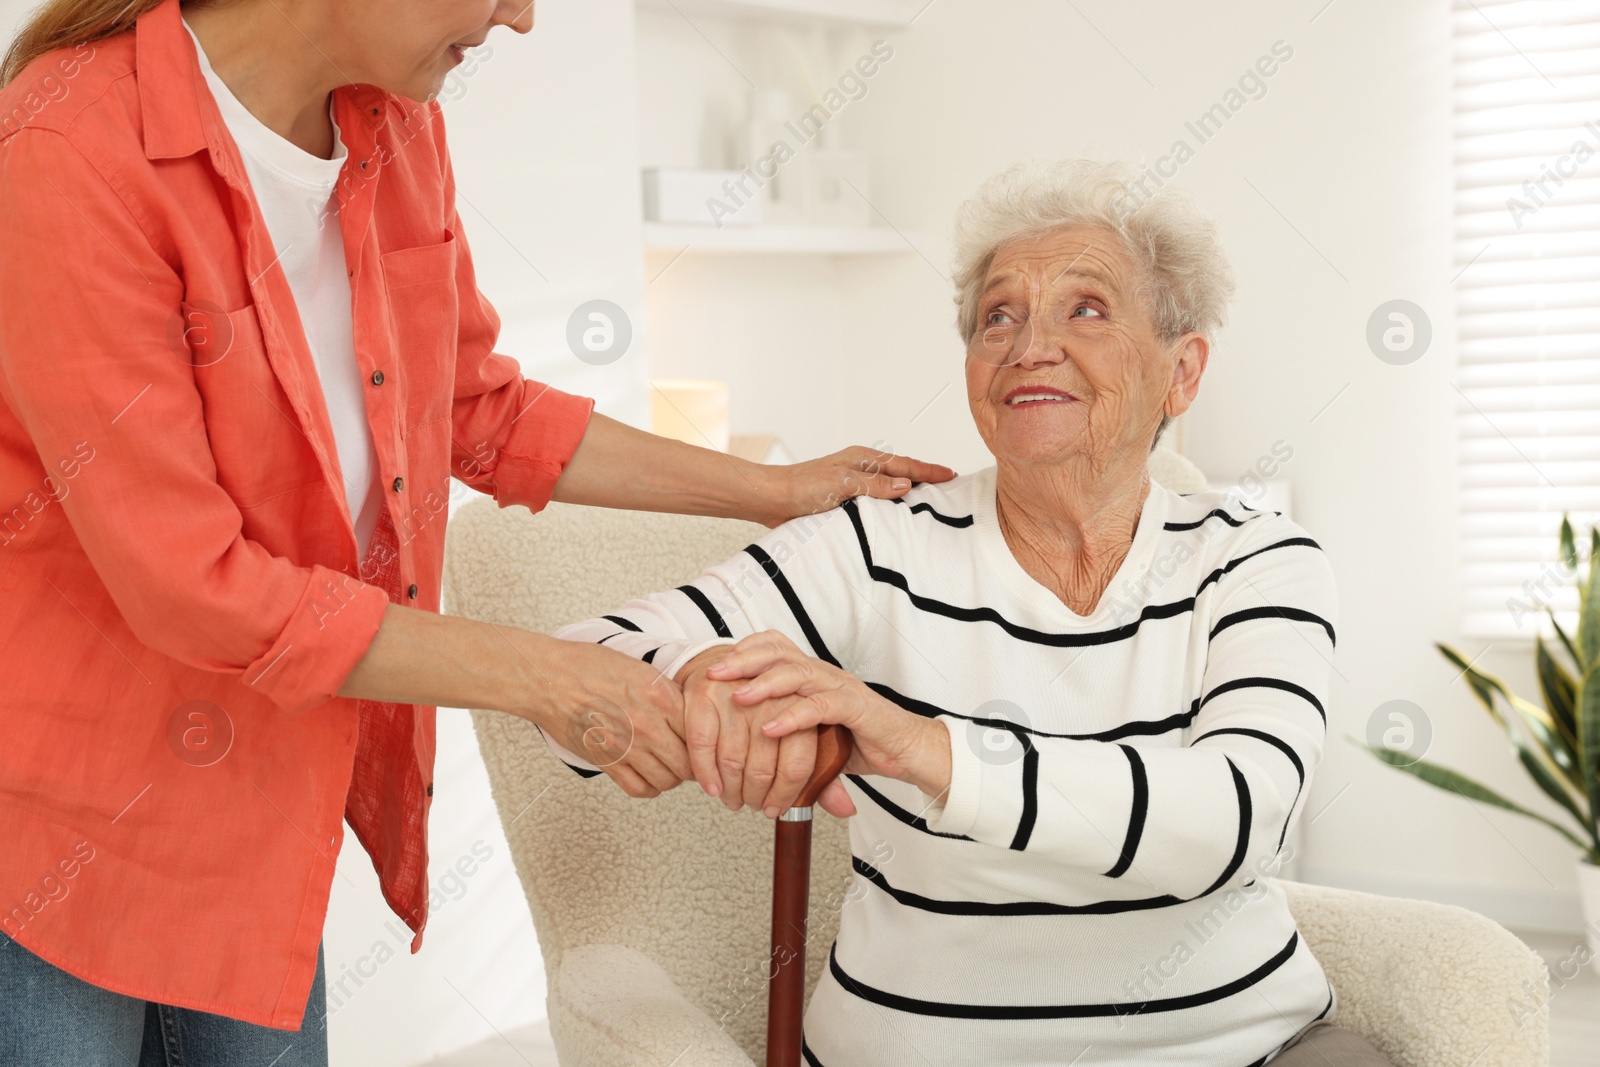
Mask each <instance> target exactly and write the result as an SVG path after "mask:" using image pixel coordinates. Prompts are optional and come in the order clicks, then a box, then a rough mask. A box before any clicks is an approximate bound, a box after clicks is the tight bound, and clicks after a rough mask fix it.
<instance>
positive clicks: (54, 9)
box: [0, 0, 161, 88]
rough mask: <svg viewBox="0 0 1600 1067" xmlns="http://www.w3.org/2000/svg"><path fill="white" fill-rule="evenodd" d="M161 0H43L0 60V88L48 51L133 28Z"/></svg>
mask: <svg viewBox="0 0 1600 1067" xmlns="http://www.w3.org/2000/svg"><path fill="white" fill-rule="evenodd" d="M160 3H161V0H46V2H45V3H43V4H40V5H39V7H38V8H37V9H36V10H35V11H34V12H33V14H32V15H31V16H30V17H29V18H28V20H27V22H25V23H24V24H23V26H22V30H21V32H20V33H18V34H17V36H16V37H15V38H13V39H12V41H11V46H10V47H9V48H7V49H6V55H5V59H4V60H0V88H4V87H5V86H6V85H8V84H10V82H11V79H13V78H15V77H16V76H17V75H18V74H21V73H22V68H24V67H26V66H27V65H28V64H29V63H32V62H33V61H34V60H35V59H38V58H39V57H40V56H42V55H44V54H45V53H47V52H54V51H55V50H56V49H58V48H70V47H71V46H73V45H78V44H87V43H88V42H90V41H98V40H100V39H101V38H103V37H113V36H115V35H116V34H119V33H122V32H123V31H124V30H130V29H132V28H133V24H134V23H135V22H136V21H138V19H139V16H140V15H142V14H144V13H145V12H146V11H149V10H150V9H151V8H153V7H155V6H157V5H158V4H160Z"/></svg>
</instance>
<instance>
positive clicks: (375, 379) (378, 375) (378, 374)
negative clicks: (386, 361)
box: [372, 370, 383, 385]
mask: <svg viewBox="0 0 1600 1067" xmlns="http://www.w3.org/2000/svg"><path fill="white" fill-rule="evenodd" d="M372 384H373V385H382V384H383V371H381V370H375V371H373V372H372Z"/></svg>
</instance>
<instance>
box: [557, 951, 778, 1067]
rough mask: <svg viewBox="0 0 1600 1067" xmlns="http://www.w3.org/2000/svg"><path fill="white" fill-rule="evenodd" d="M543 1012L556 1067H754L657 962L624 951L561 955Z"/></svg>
mask: <svg viewBox="0 0 1600 1067" xmlns="http://www.w3.org/2000/svg"><path fill="white" fill-rule="evenodd" d="M549 1007H550V1035H551V1037H552V1038H553V1039H554V1041H555V1046H556V1053H557V1055H558V1056H559V1058H560V1060H561V1063H562V1065H563V1067H663V1065H664V1064H669V1063H670V1064H672V1065H673V1067H754V1064H752V1063H751V1061H750V1057H749V1056H746V1055H745V1054H744V1052H743V1051H742V1050H741V1049H740V1048H739V1046H738V1045H737V1044H735V1043H734V1041H733V1038H731V1037H729V1036H728V1033H727V1031H725V1030H724V1029H723V1028H722V1027H721V1026H719V1025H717V1023H716V1021H715V1020H714V1019H712V1018H711V1016H709V1015H707V1014H706V1013H705V1012H703V1011H701V1010H700V1009H699V1008H697V1007H695V1006H694V1005H693V1004H691V1003H689V1001H688V999H687V998H686V997H684V995H683V993H682V991H681V990H679V989H678V987H677V986H676V985H675V984H673V981H672V979H671V978H670V977H669V976H668V975H667V972H666V971H664V970H662V969H661V966H660V965H659V964H657V963H656V962H655V961H654V960H652V959H650V958H649V957H648V956H646V955H644V954H643V953H641V952H638V951H636V950H634V949H631V948H628V947H626V946H624V945H582V946H580V947H578V948H574V949H569V950H568V951H566V952H565V953H563V954H562V957H561V962H560V966H559V967H558V968H557V969H556V972H555V981H554V982H553V984H552V986H551V989H550V997H549Z"/></svg>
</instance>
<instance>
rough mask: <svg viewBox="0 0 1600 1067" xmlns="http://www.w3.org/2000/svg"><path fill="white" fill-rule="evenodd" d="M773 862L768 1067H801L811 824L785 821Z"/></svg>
mask: <svg viewBox="0 0 1600 1067" xmlns="http://www.w3.org/2000/svg"><path fill="white" fill-rule="evenodd" d="M777 827H778V829H777V841H776V843H775V847H774V849H773V858H772V959H771V963H770V973H771V974H772V981H771V983H770V985H769V986H768V990H767V1067H800V1026H801V1020H802V1015H803V1005H804V1003H805V995H806V910H807V908H808V906H809V904H810V896H811V885H810V883H811V877H810V875H811V820H809V819H806V820H805V821H803V822H785V821H779V822H778V824H777Z"/></svg>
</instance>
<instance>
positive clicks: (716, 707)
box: [678, 630, 950, 819]
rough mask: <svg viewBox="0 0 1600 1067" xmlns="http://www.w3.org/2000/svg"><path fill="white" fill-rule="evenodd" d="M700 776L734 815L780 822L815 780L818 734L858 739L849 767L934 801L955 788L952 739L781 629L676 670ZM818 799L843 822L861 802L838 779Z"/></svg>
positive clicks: (692, 755) (934, 723)
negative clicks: (844, 731)
mask: <svg viewBox="0 0 1600 1067" xmlns="http://www.w3.org/2000/svg"><path fill="white" fill-rule="evenodd" d="M678 681H679V682H680V684H682V686H683V693H684V726H685V735H684V737H685V740H686V741H687V742H688V746H689V762H690V764H691V766H692V767H693V768H694V778H695V780H696V781H697V782H699V783H700V787H701V788H702V789H704V790H705V791H706V793H708V794H709V795H711V796H714V797H719V798H720V799H721V800H722V801H723V803H724V804H726V805H727V806H728V807H729V808H730V809H734V810H737V809H738V808H739V807H740V806H741V804H744V805H748V806H750V807H752V808H757V809H759V810H761V811H762V812H763V814H765V815H766V816H767V818H769V819H771V818H776V817H777V816H778V815H779V814H781V813H782V812H783V810H784V809H785V808H788V807H789V806H790V805H792V804H793V803H794V800H795V798H796V797H797V796H799V794H800V789H801V788H802V787H803V786H804V785H805V783H806V780H807V779H808V778H809V777H810V776H811V769H812V764H813V762H814V760H815V756H816V728H817V727H818V726H821V725H823V724H825V723H837V724H838V725H840V726H844V727H846V728H848V729H849V730H850V732H851V734H852V735H854V739H855V745H854V748H853V749H852V751H851V754H850V759H849V761H848V762H846V763H845V766H844V770H845V773H848V774H876V775H882V776H883V777H886V778H897V779H899V780H901V781H904V782H909V783H911V784H912V785H914V786H916V787H917V788H918V789H920V790H922V792H923V793H924V794H926V795H928V796H930V797H937V796H941V795H942V794H943V793H944V792H945V790H947V789H948V788H949V787H950V735H949V731H947V730H946V729H945V728H944V726H943V725H942V724H941V723H939V722H938V721H936V720H934V719H926V718H923V717H922V716H920V715H914V714H912V713H911V712H909V711H906V710H905V709H904V708H902V707H900V706H899V705H897V704H894V703H891V702H890V701H888V700H885V699H884V698H883V697H881V696H879V695H878V694H877V693H875V692H873V691H872V690H871V689H870V688H868V687H867V685H866V683H864V682H863V681H861V679H859V678H857V677H856V676H855V675H853V674H851V673H850V672H849V671H845V670H841V669H840V668H838V667H835V666H833V665H832V664H830V663H824V662H823V661H822V660H819V659H816V658H815V657H812V656H808V655H806V653H805V652H803V651H801V649H800V648H799V647H798V646H797V645H795V643H794V642H793V641H791V640H789V638H788V637H786V636H785V635H783V634H781V633H779V632H778V631H776V630H763V631H762V632H760V633H755V634H751V635H750V636H749V637H746V638H745V639H744V640H742V641H740V642H738V643H737V644H735V645H733V646H731V647H730V646H727V645H722V646H718V647H716V648H710V649H707V650H706V651H704V652H702V653H701V654H700V655H698V656H696V657H695V658H694V659H692V660H690V661H689V662H688V663H686V664H685V665H684V666H683V667H682V668H681V669H680V670H679V672H678ZM817 803H818V804H819V805H820V806H821V807H822V809H823V810H824V811H826V812H828V813H829V814H830V815H836V816H838V817H840V818H845V817H848V816H851V815H854V814H855V813H856V808H855V804H854V803H852V802H851V800H850V796H849V794H848V793H846V792H845V789H844V786H843V785H842V784H840V782H839V781H838V780H837V779H835V780H834V781H833V782H830V783H829V784H828V787H827V788H826V789H825V790H823V792H822V795H821V796H820V797H819V798H818V800H817Z"/></svg>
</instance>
